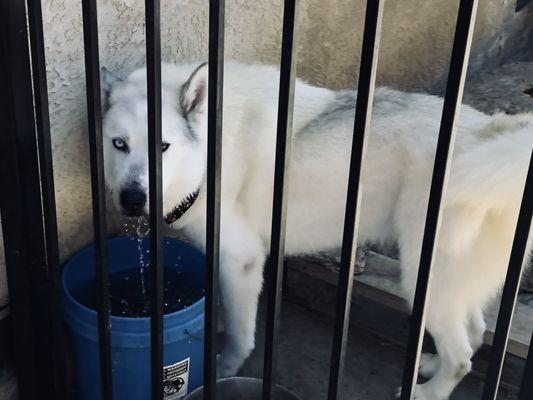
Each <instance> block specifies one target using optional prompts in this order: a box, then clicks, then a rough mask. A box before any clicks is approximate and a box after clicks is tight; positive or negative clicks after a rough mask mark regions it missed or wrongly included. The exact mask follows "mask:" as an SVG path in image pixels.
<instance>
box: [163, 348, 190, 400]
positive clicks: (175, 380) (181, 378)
mask: <svg viewBox="0 0 533 400" xmlns="http://www.w3.org/2000/svg"><path fill="white" fill-rule="evenodd" d="M190 363H191V359H190V358H187V359H185V360H183V361H179V362H177V363H176V364H172V365H167V366H166V367H163V394H164V398H165V400H176V399H181V398H183V397H185V395H186V394H187V391H188V389H189V369H190Z"/></svg>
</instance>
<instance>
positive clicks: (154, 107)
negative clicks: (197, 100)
mask: <svg viewBox="0 0 533 400" xmlns="http://www.w3.org/2000/svg"><path fill="white" fill-rule="evenodd" d="M145 7H146V73H147V82H148V87H147V95H148V175H149V187H150V190H149V203H150V305H151V328H152V330H151V333H152V339H151V346H152V347H151V351H152V400H157V399H163V293H164V292H163V290H164V289H163V285H164V281H163V253H162V251H161V221H162V220H163V200H162V174H161V163H162V154H163V152H162V150H161V141H162V139H161V4H160V0H146V3H145Z"/></svg>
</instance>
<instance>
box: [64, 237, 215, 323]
mask: <svg viewBox="0 0 533 400" xmlns="http://www.w3.org/2000/svg"><path fill="white" fill-rule="evenodd" d="M132 237H136V235H119V236H114V237H110V238H108V239H107V245H108V246H109V245H112V243H114V242H121V241H124V240H126V239H127V240H131V238H132ZM162 241H163V243H164V241H170V242H174V243H179V244H180V245H183V246H186V247H188V248H189V249H191V250H192V251H194V252H196V253H197V254H198V255H199V256H201V257H202V258H205V255H204V254H203V253H202V252H201V251H200V250H199V249H197V248H196V247H194V246H192V245H191V244H190V243H187V242H185V241H183V240H179V239H175V238H172V237H168V236H165V237H163V238H162ZM94 247H95V246H94V244H89V245H87V246H85V247H84V248H83V249H81V250H79V251H77V252H76V253H74V254H73V255H72V256H71V257H70V258H69V259H68V260H67V261H66V262H65V264H64V267H63V271H62V273H61V287H62V291H63V295H64V298H65V300H66V301H64V302H63V303H64V307H66V308H70V309H72V310H71V311H70V312H74V311H75V310H78V311H80V312H82V313H83V314H85V315H86V318H84V319H89V320H93V319H94V320H96V319H97V318H98V312H97V311H96V310H93V309H92V308H89V307H87V306H85V305H83V304H82V303H80V302H79V301H78V300H76V298H75V297H74V296H73V295H72V293H71V290H70V289H69V288H68V285H67V282H66V279H67V275H68V271H69V270H70V268H73V266H74V265H76V261H77V260H79V259H81V258H83V257H86V256H87V253H89V252H91V251H94ZM204 308H205V296H203V297H202V298H200V299H199V300H198V301H196V302H195V303H194V304H192V305H191V306H189V307H186V308H183V309H181V310H178V311H174V312H172V313H168V314H165V315H163V322H167V323H170V322H171V321H176V322H177V320H178V319H179V320H182V319H184V318H187V317H190V318H193V317H195V316H198V315H200V314H201V313H202V312H203V310H204ZM70 312H67V313H66V314H67V315H68V314H70ZM70 318H72V317H70ZM76 319H80V317H79V316H78V317H77V318H76ZM150 319H151V317H122V316H118V315H110V316H109V320H110V324H111V327H112V329H113V323H115V324H116V325H118V326H124V325H126V324H127V325H133V324H135V325H145V324H148V325H149V324H150Z"/></svg>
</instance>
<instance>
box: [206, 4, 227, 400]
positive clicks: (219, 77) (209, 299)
mask: <svg viewBox="0 0 533 400" xmlns="http://www.w3.org/2000/svg"><path fill="white" fill-rule="evenodd" d="M224 16H225V2H224V0H210V1H209V66H208V68H209V71H208V74H209V75H208V97H207V185H206V190H207V201H206V203H207V204H206V207H207V210H206V241H205V253H206V260H205V265H206V290H205V343H204V345H205V346H204V399H206V400H214V399H215V398H216V376H217V368H216V367H217V365H216V360H217V358H216V357H217V340H216V339H217V300H218V297H217V294H218V264H219V249H220V178H221V160H222V105H223V102H222V98H223V96H222V88H223V84H224V83H223V79H224Z"/></svg>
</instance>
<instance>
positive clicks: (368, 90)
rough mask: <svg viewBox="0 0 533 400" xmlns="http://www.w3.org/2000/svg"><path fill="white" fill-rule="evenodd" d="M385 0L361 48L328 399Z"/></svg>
mask: <svg viewBox="0 0 533 400" xmlns="http://www.w3.org/2000/svg"><path fill="white" fill-rule="evenodd" d="M383 4H384V0H369V1H367V5H366V15H365V28H364V34H363V44H362V49H361V66H360V70H359V83H358V88H357V104H356V108H355V122H354V131H353V141H352V153H351V159H350V174H349V177H348V192H347V197H346V211H345V216H344V231H343V240H342V250H341V270H340V274H339V286H338V288H339V289H338V294H337V310H336V320H335V331H334V336H333V348H332V351H331V365H330V372H329V387H328V400H335V399H337V396H338V392H339V385H340V382H341V379H342V370H343V367H344V358H345V353H346V341H347V336H348V326H349V322H350V306H351V299H352V288H353V276H354V265H355V252H356V248H357V234H358V228H359V214H360V205H361V194H362V191H363V188H362V184H361V176H362V174H363V168H364V165H363V161H364V158H365V154H366V147H367V140H366V134H367V132H368V130H369V129H370V120H371V115H372V103H373V99H374V89H375V84H376V71H377V64H378V53H379V42H380V37H381V22H382V20H383Z"/></svg>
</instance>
